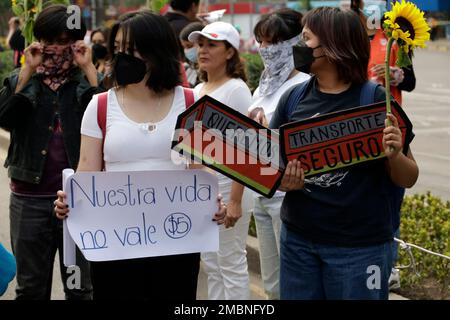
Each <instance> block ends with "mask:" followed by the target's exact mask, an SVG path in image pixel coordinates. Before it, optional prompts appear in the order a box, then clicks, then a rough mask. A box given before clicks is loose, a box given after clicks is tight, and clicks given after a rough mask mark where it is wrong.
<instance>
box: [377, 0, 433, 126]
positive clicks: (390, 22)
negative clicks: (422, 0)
mask: <svg viewBox="0 0 450 320" xmlns="http://www.w3.org/2000/svg"><path fill="white" fill-rule="evenodd" d="M423 15H424V13H423V12H422V11H420V10H419V8H417V6H416V5H415V4H414V3H412V2H406V1H405V0H402V2H395V4H393V5H392V10H391V11H389V12H386V13H385V14H384V17H385V18H386V20H385V21H384V24H383V28H384V30H385V32H386V35H387V37H388V38H389V41H388V45H387V48H386V60H385V70H386V72H385V77H386V82H385V83H386V113H391V90H390V87H391V86H390V83H391V79H390V72H389V71H388V70H390V66H389V61H390V57H391V48H392V44H393V42H394V41H396V42H397V44H398V46H399V47H400V50H399V51H398V54H397V63H396V65H397V66H398V67H400V68H404V67H408V66H410V65H411V64H412V62H411V59H410V54H409V53H410V50H413V49H415V48H417V47H421V48H424V47H425V42H427V41H428V40H430V26H429V25H428V24H427V22H426V21H425V18H424V17H423ZM388 125H391V124H390V121H389V119H388Z"/></svg>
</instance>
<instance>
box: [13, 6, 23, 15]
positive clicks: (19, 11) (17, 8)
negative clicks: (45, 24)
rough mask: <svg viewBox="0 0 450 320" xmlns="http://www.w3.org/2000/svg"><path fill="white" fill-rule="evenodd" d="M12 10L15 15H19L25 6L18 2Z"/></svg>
mask: <svg viewBox="0 0 450 320" xmlns="http://www.w3.org/2000/svg"><path fill="white" fill-rule="evenodd" d="M12 11H13V12H14V15H15V16H17V17H19V16H21V15H22V14H23V7H22V5H20V4H18V5H15V6H13V7H12Z"/></svg>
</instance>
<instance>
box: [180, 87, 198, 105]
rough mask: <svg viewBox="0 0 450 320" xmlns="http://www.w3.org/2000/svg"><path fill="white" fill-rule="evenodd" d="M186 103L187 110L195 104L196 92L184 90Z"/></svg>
mask: <svg viewBox="0 0 450 320" xmlns="http://www.w3.org/2000/svg"><path fill="white" fill-rule="evenodd" d="M183 92H184V101H185V103H186V109H187V108H189V107H190V106H192V105H193V104H194V101H195V99H194V90H192V89H189V88H183Z"/></svg>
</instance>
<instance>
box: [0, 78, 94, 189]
mask: <svg viewBox="0 0 450 320" xmlns="http://www.w3.org/2000/svg"><path fill="white" fill-rule="evenodd" d="M17 81H18V71H17V70H16V71H15V72H13V74H12V75H11V76H10V77H9V78H7V79H5V81H4V87H3V88H2V89H1V91H0V127H2V128H3V129H5V130H7V131H9V132H10V145H9V149H8V157H7V159H6V161H5V164H4V166H5V167H6V168H8V175H9V177H10V178H13V179H16V180H20V181H25V182H28V183H34V184H39V183H40V181H41V179H42V174H43V170H44V166H45V160H46V155H47V152H48V150H47V148H48V144H49V141H50V138H51V136H52V134H53V124H54V123H55V117H58V116H59V117H60V124H61V127H62V129H63V139H64V145H65V149H66V154H67V159H68V161H69V165H70V167H71V168H73V169H76V166H77V164H78V159H79V155H80V127H81V120H82V118H83V113H84V111H85V109H86V106H87V105H88V103H89V101H90V100H91V98H92V96H93V95H94V94H96V93H99V92H101V91H103V88H102V87H101V86H99V87H92V86H91V85H90V84H89V82H88V81H87V79H86V78H85V76H84V74H83V73H82V72H81V70H80V69H76V70H74V72H73V73H72V75H71V77H70V78H69V79H68V80H67V82H65V83H64V84H63V85H61V87H60V88H59V89H58V91H57V92H54V91H52V90H51V89H50V88H48V87H47V86H46V85H45V84H43V83H42V81H41V76H40V75H38V74H34V75H33V76H32V77H31V79H30V80H29V81H28V83H27V84H26V85H25V86H24V88H23V89H22V90H21V91H20V92H18V93H14V91H15V88H16V85H17ZM99 83H100V79H99Z"/></svg>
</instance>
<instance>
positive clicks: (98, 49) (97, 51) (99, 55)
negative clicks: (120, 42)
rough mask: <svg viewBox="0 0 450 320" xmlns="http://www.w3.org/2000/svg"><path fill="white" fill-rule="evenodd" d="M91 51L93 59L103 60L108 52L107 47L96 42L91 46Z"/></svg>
mask: <svg viewBox="0 0 450 320" xmlns="http://www.w3.org/2000/svg"><path fill="white" fill-rule="evenodd" d="M92 53H93V55H94V59H95V60H103V59H105V58H106V55H107V54H108V49H107V48H106V47H105V46H102V45H101V44H98V43H96V44H94V45H93V46H92Z"/></svg>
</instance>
